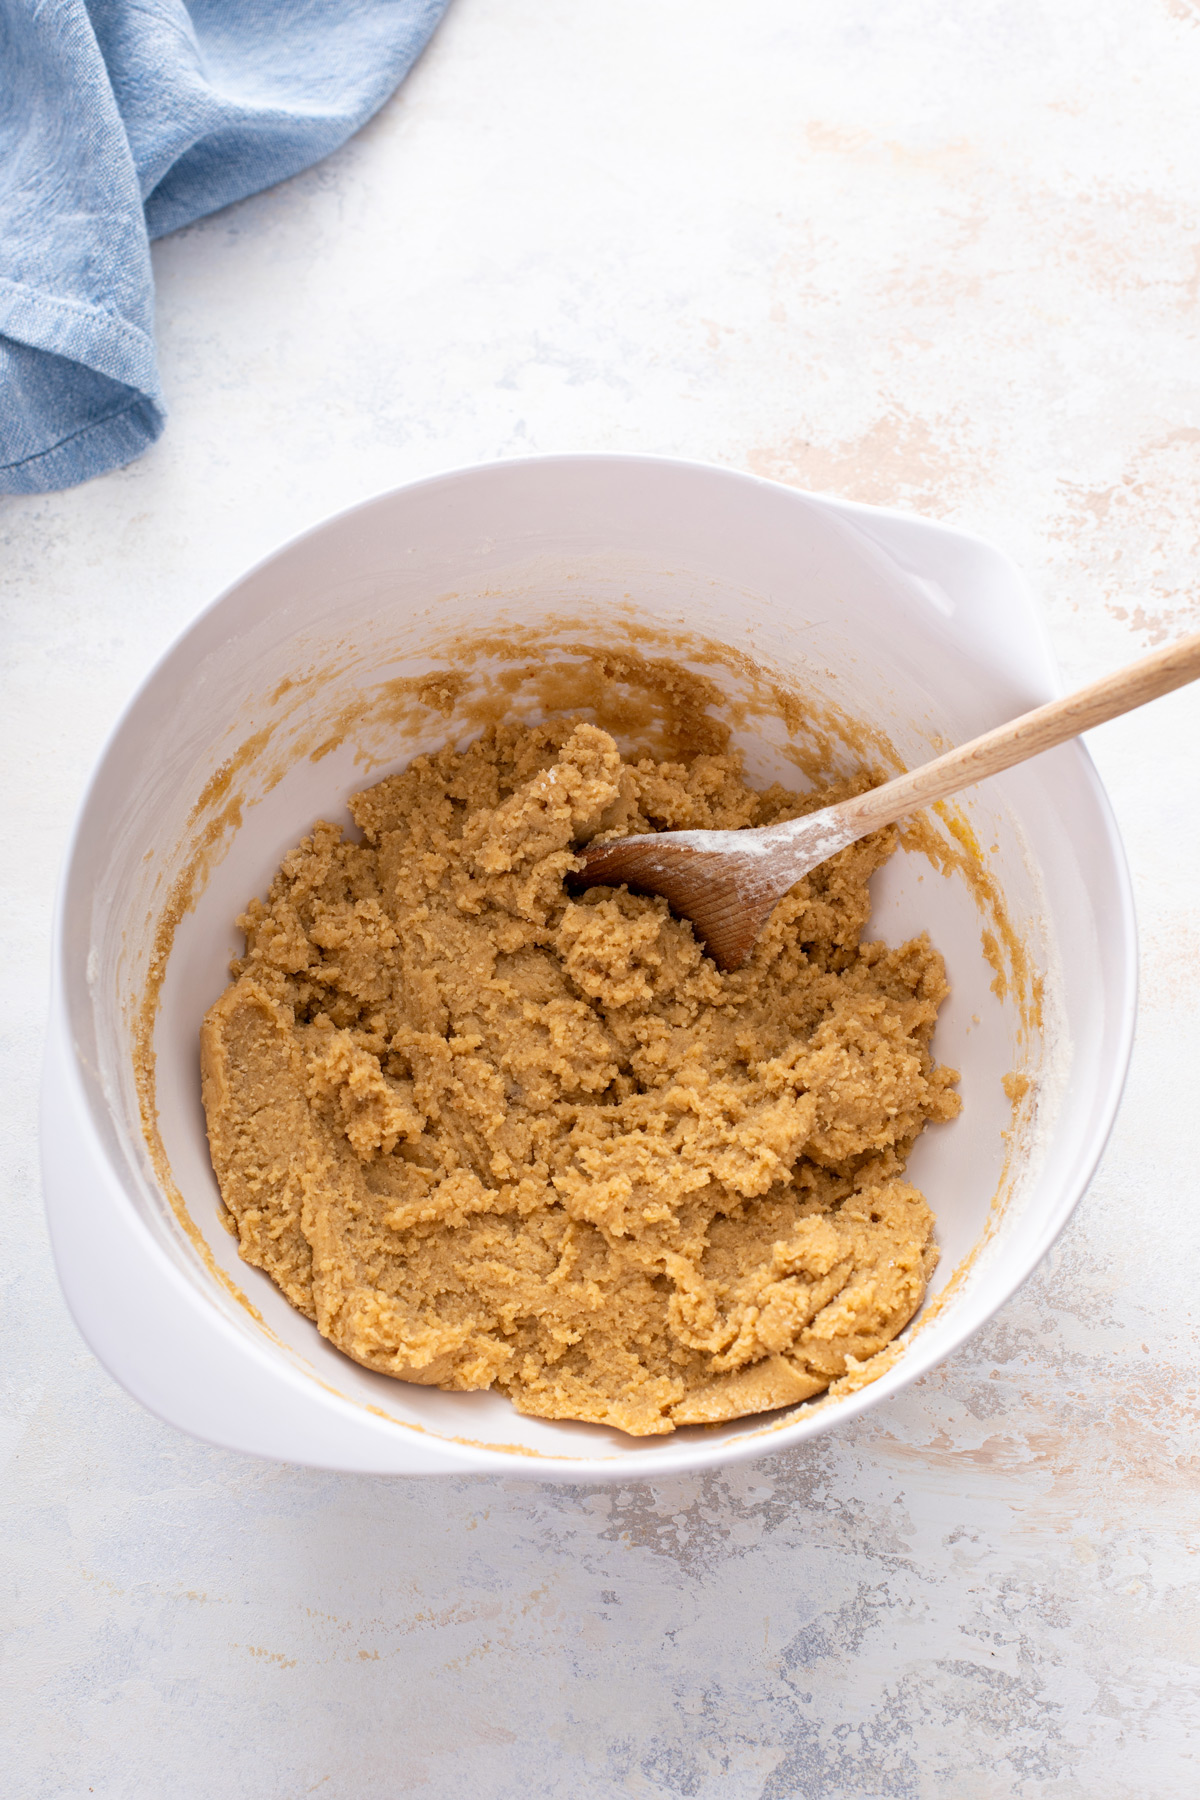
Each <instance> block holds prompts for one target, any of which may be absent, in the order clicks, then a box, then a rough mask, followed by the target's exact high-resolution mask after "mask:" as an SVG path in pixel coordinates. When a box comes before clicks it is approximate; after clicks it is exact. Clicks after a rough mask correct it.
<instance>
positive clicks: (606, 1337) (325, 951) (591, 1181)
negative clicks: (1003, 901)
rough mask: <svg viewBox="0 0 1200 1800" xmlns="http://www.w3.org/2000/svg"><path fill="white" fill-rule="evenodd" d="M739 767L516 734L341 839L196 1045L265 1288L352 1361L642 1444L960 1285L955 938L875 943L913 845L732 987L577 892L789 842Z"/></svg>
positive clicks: (229, 1178)
mask: <svg viewBox="0 0 1200 1800" xmlns="http://www.w3.org/2000/svg"><path fill="white" fill-rule="evenodd" d="M852 791H853V789H852V787H850V786H849V785H846V784H843V785H841V786H837V787H831V788H829V789H827V790H824V791H822V792H820V793H816V794H811V795H806V796H804V797H803V798H801V797H799V796H797V795H795V794H791V793H788V792H786V791H784V790H783V789H782V788H779V787H773V788H771V789H770V790H768V791H767V792H765V793H756V792H754V791H753V790H751V789H750V788H748V787H747V786H746V784H745V782H744V781H743V779H742V776H741V772H740V765H739V761H738V758H737V757H736V756H733V755H720V756H716V755H713V756H697V757H695V758H694V759H693V760H692V762H691V763H690V764H689V765H687V766H684V765H682V764H678V763H674V764H673V763H664V762H655V761H653V760H651V759H649V758H645V759H642V760H639V761H636V762H626V761H623V760H622V758H621V756H620V754H619V752H618V750H617V748H616V745H615V743H614V742H613V740H612V738H611V737H609V736H608V734H607V733H606V732H604V731H602V730H600V729H598V728H597V727H596V726H593V725H588V724H581V723H578V722H572V721H553V722H551V723H549V724H546V725H541V726H537V727H527V726H523V725H516V724H510V725H502V726H498V727H495V728H493V729H490V730H489V731H487V732H486V733H485V734H484V735H483V736H482V737H481V738H480V739H479V740H478V741H477V742H476V743H474V744H472V745H471V746H470V748H469V749H467V750H465V751H462V752H458V751H454V750H443V751H441V752H439V753H438V754H437V755H433V756H423V757H420V758H418V760H417V761H416V762H414V763H413V764H412V766H411V767H410V768H409V769H407V770H406V771H405V772H404V773H403V774H400V775H392V776H389V777H388V778H387V779H386V780H384V781H381V782H379V783H378V784H377V785H376V786H374V787H371V788H368V789H367V790H366V791H365V792H363V793H360V794H358V795H356V796H355V798H354V799H353V800H352V801H351V804H350V810H351V813H352V815H353V817H354V820H355V823H356V824H357V825H358V827H359V828H360V830H361V832H362V841H361V842H358V843H356V842H353V841H351V840H349V839H347V838H345V837H344V836H343V835H342V833H341V831H340V830H339V829H338V828H337V827H336V826H333V825H329V824H319V825H317V826H316V827H315V828H314V830H313V832H312V834H311V836H309V837H307V838H305V839H304V841H303V842H302V843H300V844H299V845H297V847H296V848H295V849H294V850H293V851H292V852H291V853H290V854H289V855H288V856H287V857H286V858H285V859H284V862H283V865H282V867H281V868H280V870H279V872H278V874H277V875H276V877H275V880H274V882H273V883H272V886H271V891H270V894H269V896H268V899H267V900H266V902H265V903H263V902H262V901H259V900H252V901H251V902H250V905H249V907H248V908H247V910H246V913H245V914H244V916H243V917H242V919H241V920H239V924H240V925H241V927H242V929H243V930H244V932H245V937H246V951H245V955H244V956H243V957H241V958H240V959H239V960H238V961H236V962H235V963H234V965H233V970H232V972H233V975H234V980H233V983H232V985H231V986H230V987H229V988H228V989H227V990H226V992H225V993H224V994H223V995H222V997H221V998H220V1000H218V1001H217V1003H216V1005H215V1006H213V1007H212V1009H211V1010H210V1011H209V1013H208V1015H207V1017H206V1019H205V1021H204V1025H203V1029H202V1033H201V1044H202V1069H203V1094H204V1105H205V1110H206V1113H207V1116H208V1133H209V1142H210V1146H211V1150H212V1159H213V1166H214V1168H215V1170H216V1173H217V1178H218V1180H219V1182H220V1186H221V1193H222V1195H223V1197H224V1201H225V1204H226V1206H227V1208H228V1210H229V1213H230V1215H231V1217H232V1220H233V1222H234V1224H235V1226H236V1229H237V1233H238V1238H239V1241H240V1246H241V1254H242V1255H243V1257H244V1258H245V1259H246V1260H247V1261H248V1262H250V1263H253V1264H255V1265H257V1266H258V1267H259V1268H261V1269H264V1270H265V1271H266V1273H267V1274H268V1275H269V1276H270V1277H271V1278H272V1280H274V1281H275V1282H276V1283H277V1285H278V1286H279V1287H280V1289H281V1290H282V1291H283V1293H284V1294H285V1295H286V1296H287V1298H288V1299H289V1300H290V1301H291V1303H292V1305H293V1306H295V1307H298V1308H299V1310H300V1311H301V1312H303V1313H305V1314H306V1315H307V1316H308V1317H309V1318H310V1319H313V1320H315V1322H316V1324H317V1326H318V1328H319V1330H320V1331H321V1332H322V1333H323V1334H324V1335H325V1336H326V1337H327V1338H328V1339H329V1340H330V1341H331V1342H332V1343H333V1344H335V1345H336V1346H337V1347H338V1348H339V1349H340V1350H342V1351H344V1352H345V1353H346V1354H347V1355H348V1356H351V1357H353V1358H354V1359H355V1360H356V1361H358V1362H360V1363H363V1364H365V1365H366V1366H367V1367H368V1368H371V1369H376V1370H379V1371H380V1372H382V1373H383V1374H386V1375H393V1376H396V1377H398V1378H399V1379H401V1380H404V1381H414V1382H421V1383H427V1384H432V1385H437V1386H440V1387H444V1388H458V1389H469V1388H487V1387H495V1388H497V1389H499V1390H501V1391H503V1392H504V1393H505V1394H507V1395H508V1396H509V1397H510V1398H511V1400H512V1402H513V1404H514V1405H515V1406H516V1407H517V1408H518V1410H519V1411H521V1412H524V1413H532V1414H537V1415H539V1416H541V1417H543V1418H550V1419H580V1420H587V1421H591V1422H595V1423H603V1424H607V1425H611V1426H616V1427H617V1428H619V1429H620V1430H622V1431H625V1432H629V1433H631V1434H633V1435H634V1436H646V1435H650V1434H658V1433H663V1432H670V1431H672V1430H674V1429H675V1427H676V1426H679V1425H695V1424H705V1423H715V1422H717V1421H719V1420H723V1419H733V1418H738V1417H741V1416H743V1415H745V1414H749V1413H756V1412H762V1411H766V1410H769V1409H771V1408H775V1407H780V1406H785V1405H789V1404H791V1403H794V1402H796V1401H800V1400H803V1399H806V1398H807V1397H808V1396H810V1395H813V1394H817V1393H819V1392H821V1391H822V1390H823V1389H824V1388H826V1387H828V1385H829V1384H830V1382H832V1381H834V1380H836V1379H837V1378H838V1377H840V1376H842V1375H843V1374H845V1373H846V1371H847V1368H848V1367H853V1366H855V1365H857V1364H861V1363H862V1362H863V1361H864V1360H865V1359H866V1358H868V1357H870V1356H873V1355H874V1354H876V1353H877V1352H878V1351H880V1350H882V1349H883V1348H884V1346H885V1345H887V1344H888V1343H889V1342H890V1341H891V1340H892V1339H893V1338H894V1337H895V1335H896V1333H897V1332H898V1331H900V1330H901V1329H902V1328H903V1327H904V1326H905V1325H906V1324H907V1323H908V1321H909V1320H910V1319H911V1318H912V1316H913V1314H914V1313H915V1311H916V1310H917V1308H918V1306H919V1305H920V1303H921V1300H922V1298H923V1296H924V1293H925V1285H926V1282H927V1281H928V1279H929V1276H930V1274H931V1273H932V1270H933V1268H934V1265H935V1263H936V1261H937V1250H936V1248H935V1246H934V1243H933V1216H932V1214H931V1212H930V1210H929V1207H928V1206H927V1205H926V1203H925V1200H924V1198H923V1197H922V1195H921V1194H920V1193H918V1192H917V1190H916V1189H915V1188H914V1187H912V1186H911V1185H910V1184H909V1183H908V1182H906V1181H905V1180H904V1167H905V1163H906V1160H907V1157H908V1154H909V1152H910V1150H911V1148H912V1146H913V1143H914V1141H915V1140H916V1138H917V1136H918V1134H919V1133H920V1132H921V1131H922V1130H923V1129H924V1127H925V1125H926V1123H927V1122H928V1121H930V1120H944V1119H949V1118H952V1117H953V1116H954V1115H955V1114H956V1113H957V1112H958V1110H959V1099H958V1096H957V1095H956V1094H955V1093H953V1092H952V1084H953V1083H954V1082H955V1081H956V1080H957V1074H956V1072H955V1071H954V1070H952V1069H947V1068H944V1067H940V1066H938V1065H937V1064H935V1062H934V1061H933V1058H932V1055H931V1053H930V1041H931V1038H932V1035H933V1029H934V1025H935V1023H936V1019H937V1012H938V1007H939V1005H940V1004H941V1002H942V1000H943V999H944V998H945V995H946V992H947V987H946V979H945V972H944V969H943V965H942V959H941V957H940V956H939V954H938V952H937V951H936V950H935V949H934V948H933V946H932V945H931V944H930V943H929V941H928V939H927V938H924V937H921V938H916V939H914V940H913V941H912V942H910V943H907V944H904V945H902V946H901V947H900V948H899V949H896V950H889V949H887V948H886V947H885V946H884V945H883V944H879V943H864V942H863V941H862V932H863V929H864V926H865V925H866V922H867V918H868V915H869V911H870V899H869V895H868V891H867V883H868V880H869V878H870V876H871V875H872V873H873V872H874V870H875V869H877V868H878V867H879V865H880V864H881V863H882V862H883V861H885V859H886V858H887V857H888V855H889V854H890V853H891V851H892V849H893V848H894V844H895V833H894V831H893V830H892V829H890V828H889V829H888V830H886V831H881V832H879V833H877V834H876V835H875V836H873V837H870V838H867V839H864V840H863V841H862V842H860V843H857V844H855V845H853V846H851V848H850V849H848V850H845V851H843V852H841V854H839V855H838V856H836V857H834V858H833V859H832V860H831V861H830V862H829V863H827V864H825V865H823V866H822V867H821V868H819V869H817V870H816V871H814V873H813V874H812V875H811V876H809V877H807V878H806V879H805V880H804V881H802V882H800V883H798V884H797V886H796V887H795V888H794V889H793V890H792V892H791V893H790V894H789V895H788V896H787V897H786V898H785V899H784V900H783V901H782V902H781V903H780V905H779V906H778V907H777V908H776V910H775V913H774V914H773V916H772V918H771V920H770V922H769V924H768V925H767V927H766V929H765V930H764V932H763V934H762V936H761V938H760V940H759V942H758V944H757V946H756V948H755V950H754V954H753V956H752V958H751V960H750V962H749V963H748V964H747V965H746V967H745V968H744V969H740V970H738V971H737V972H736V973H733V974H722V973H721V972H720V971H719V970H718V969H717V968H716V967H715V966H714V964H713V963H712V962H711V961H710V960H709V959H708V958H707V957H705V956H704V955H703V953H702V951H701V950H700V948H699V947H698V946H697V944H696V941H695V938H694V936H693V934H692V928H691V926H690V925H688V924H687V923H685V922H683V921H680V920H678V919H676V918H673V917H672V915H671V913H670V912H669V910H668V908H667V905H666V902H665V901H663V900H661V899H657V898H651V897H644V896H638V895H632V894H628V893H626V892H625V891H623V890H613V889H608V888H595V889H592V890H590V891H588V892H585V893H583V894H572V893H571V892H569V891H568V888H567V886H566V878H567V877H568V876H569V875H570V874H571V873H573V872H574V870H575V869H576V867H577V857H576V855H575V849H574V847H576V846H578V845H579V844H580V843H583V842H587V841H589V840H590V839H591V838H592V837H594V836H596V835H597V834H599V833H612V834H613V835H624V834H625V833H628V832H637V831H648V830H660V829H671V828H687V827H713V828H722V827H733V828H736V827H739V826H745V825H758V824H767V823H771V822H773V821H775V820H777V819H783V818H789V817H793V816H795V815H796V814H798V813H800V812H808V811H811V810H812V809H813V808H815V807H817V806H820V805H824V804H827V803H828V802H829V801H831V800H833V799H837V798H840V797H841V796H843V795H844V794H847V793H850V792H852Z"/></svg>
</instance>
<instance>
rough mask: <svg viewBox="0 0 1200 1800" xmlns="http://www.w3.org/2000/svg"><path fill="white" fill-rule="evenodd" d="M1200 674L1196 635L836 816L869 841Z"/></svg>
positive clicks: (1199, 636)
mask: <svg viewBox="0 0 1200 1800" xmlns="http://www.w3.org/2000/svg"><path fill="white" fill-rule="evenodd" d="M1198 676H1200V631H1195V632H1192V634H1191V635H1190V636H1189V637H1185V638H1181V639H1180V640H1179V642H1178V643H1175V644H1167V645H1165V646H1164V648H1163V649H1161V650H1155V651H1153V652H1152V653H1151V654H1150V655H1149V656H1143V657H1142V658H1141V659H1140V660H1139V661H1138V662H1135V663H1130V664H1129V666H1128V668H1125V669H1118V670H1117V672H1116V674H1115V675H1105V676H1104V677H1103V679H1102V680H1100V681H1093V682H1092V683H1091V684H1090V685H1089V686H1088V687H1085V688H1080V689H1079V690H1078V692H1077V693H1074V694H1067V695H1066V696H1065V698H1064V699H1062V700H1051V701H1050V702H1049V704H1048V705H1046V706H1038V707H1035V708H1034V710H1033V712H1027V713H1022V714H1021V716H1020V718H1019V719H1012V720H1010V721H1009V723H1008V724H1007V725H998V726H997V727H996V729H995V730H994V731H985V732H984V734H983V736H982V737H977V738H972V739H971V741H970V743H969V744H960V745H959V747H958V749H957V750H948V751H947V752H946V754H945V755H944V756H939V757H936V758H935V759H934V761H933V762H929V763H923V764H922V765H921V767H920V768H919V769H913V770H912V771H911V772H910V773H909V774H907V775H898V776H897V777H896V779H895V780H894V781H889V782H887V783H886V784H885V786H883V787H878V788H872V789H871V791H870V793H867V794H858V795H856V796H855V798H854V799H853V800H844V801H843V802H842V803H841V805H840V806H838V807H836V808H834V807H831V808H830V811H831V812H837V813H838V814H839V815H840V817H841V818H842V819H844V820H845V822H846V824H847V826H849V825H851V824H853V825H854V826H855V827H856V836H865V835H866V833H867V832H868V831H878V830H879V828H880V827H881V826H883V825H891V824H893V823H894V822H895V820H897V819H899V818H901V817H902V816H903V815H904V814H905V813H908V812H913V811H915V810H916V809H917V808H918V807H922V806H932V805H933V803H934V801H935V800H944V799H946V797H947V796H948V795H950V794H956V793H957V792H958V791H959V789H960V788H964V787H969V786H970V785H971V784H972V783H973V782H976V781H982V780H984V778H985V777H986V776H988V775H999V773H1000V771H1001V770H1002V769H1011V768H1012V766H1013V764H1014V763H1019V762H1024V761H1025V760H1026V759H1027V758H1028V757H1030V756H1037V755H1039V754H1040V752H1041V751H1043V750H1052V749H1053V748H1054V746H1055V745H1056V744H1062V743H1065V742H1066V740H1067V739H1068V738H1073V737H1078V736H1079V734H1080V732H1082V731H1090V730H1091V728H1092V726H1093V725H1103V723H1104V721H1105V720H1106V719H1115V718H1117V717H1119V715H1120V714H1121V713H1127V712H1132V711H1133V709H1134V708H1135V707H1137V706H1144V705H1145V704H1146V702H1147V700H1157V699H1158V697H1159V695H1160V694H1169V693H1171V692H1172V691H1173V690H1174V689H1175V688H1179V687H1184V686H1186V684H1187V683H1188V682H1189V681H1195V680H1196V678H1197V677H1198Z"/></svg>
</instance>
